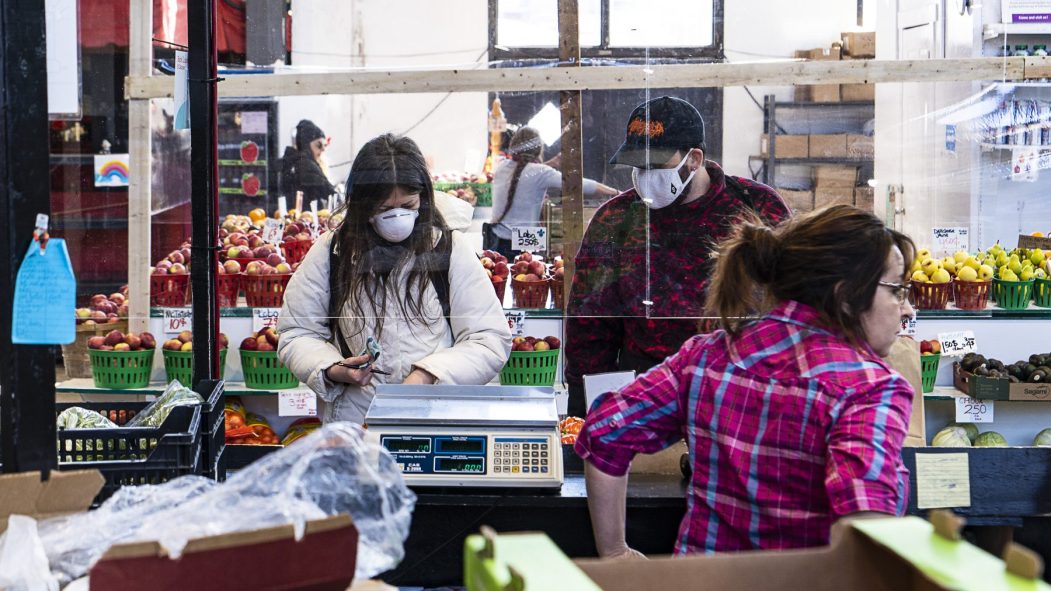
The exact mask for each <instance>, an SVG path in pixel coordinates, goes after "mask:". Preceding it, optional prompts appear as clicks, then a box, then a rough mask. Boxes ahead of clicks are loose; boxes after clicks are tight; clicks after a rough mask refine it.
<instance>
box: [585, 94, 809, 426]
mask: <svg viewBox="0 0 1051 591" xmlns="http://www.w3.org/2000/svg"><path fill="white" fill-rule="evenodd" d="M706 152H707V148H706V145H705V136H704V120H703V119H702V118H701V114H700V113H699V112H698V111H697V109H695V108H694V107H693V105H691V104H689V103H688V102H686V101H684V100H682V99H678V98H674V97H669V96H662V97H659V98H655V99H653V100H650V101H647V102H645V103H643V104H641V105H639V106H638V107H636V108H635V110H634V111H632V113H631V116H630V117H628V126H627V134H626V138H625V140H624V143H623V144H622V145H621V146H620V148H619V149H618V150H617V152H616V153H615V154H614V155H613V158H612V159H610V164H619V165H627V166H631V167H632V168H633V170H632V180H633V185H634V188H632V189H630V190H628V191H626V192H624V193H622V194H620V195H618V196H616V197H614V198H612V199H610V200H609V201H607V202H606V203H604V204H603V205H602V206H601V207H599V209H598V210H597V211H596V212H595V215H594V217H593V218H592V219H591V222H590V223H589V224H588V227H587V231H586V232H585V234H584V239H583V241H582V242H581V245H580V250H579V252H578V253H577V256H576V259H575V265H576V271H575V274H574V277H573V283H572V287H571V289H570V296H569V303H568V306H567V313H566V317H567V318H566V342H565V347H564V348H565V356H566V368H565V375H566V381H567V384H568V387H569V409H568V410H569V414H570V415H573V416H578V417H582V416H584V414H585V413H586V412H587V409H586V406H585V394H584V376H585V375H589V374H598V373H606V372H611V371H617V370H634V371H635V372H638V373H642V372H644V371H646V370H648V369H649V368H651V367H653V366H654V365H656V364H657V363H658V362H660V361H661V360H663V359H664V358H665V357H667V356H669V355H671V354H673V353H675V351H677V350H678V349H679V347H680V346H682V344H683V342H684V341H686V339H688V338H690V337H691V336H693V335H695V334H697V333H698V332H704V331H705V330H706V327H705V326H699V324H700V322H699V320H700V317H701V316H702V312H701V307H702V305H703V302H704V292H705V289H706V288H707V286H708V276H709V273H710V271H711V264H712V257H711V255H712V252H713V248H714V246H713V245H714V244H715V243H716V242H718V241H719V240H721V239H723V238H725V237H726V236H727V235H729V232H730V225H731V223H732V222H733V220H734V219H735V218H736V217H737V216H738V215H740V214H741V213H742V212H745V211H754V212H757V213H758V214H759V215H760V216H761V217H762V218H763V219H765V220H768V221H771V222H777V221H780V220H782V219H785V218H787V217H788V215H789V210H788V207H787V206H786V205H785V202H784V201H783V200H782V199H781V197H780V196H779V195H778V194H777V193H776V192H774V190H773V189H771V188H770V187H767V186H766V185H762V184H759V183H756V182H753V181H750V180H747V179H743V178H738V177H731V176H729V175H726V174H724V173H723V171H722V169H721V168H720V167H719V165H718V164H716V163H715V162H712V161H710V160H707V159H706V158H705V154H706Z"/></svg>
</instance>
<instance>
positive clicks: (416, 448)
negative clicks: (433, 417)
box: [383, 437, 431, 454]
mask: <svg viewBox="0 0 1051 591" xmlns="http://www.w3.org/2000/svg"><path fill="white" fill-rule="evenodd" d="M383 447H385V448H387V450H388V451H391V452H401V453H421V454H426V453H431V440H430V439H429V438H426V437H408V438H390V437H387V438H384V439H383Z"/></svg>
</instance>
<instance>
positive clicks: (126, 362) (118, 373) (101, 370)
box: [88, 349, 154, 390]
mask: <svg viewBox="0 0 1051 591" xmlns="http://www.w3.org/2000/svg"><path fill="white" fill-rule="evenodd" d="M153 353H154V350H153V349H146V350H143V351H100V350H98V349H88V357H89V358H90V359H91V377H92V378H93V379H94V381H95V387H96V388H106V389H109V390H128V389H131V388H145V387H146V386H149V385H150V372H152V371H153Z"/></svg>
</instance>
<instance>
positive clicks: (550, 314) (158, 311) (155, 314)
mask: <svg viewBox="0 0 1051 591" xmlns="http://www.w3.org/2000/svg"><path fill="white" fill-rule="evenodd" d="M507 291H508V296H507V304H508V305H505V306H504V312H519V311H521V312H525V315H526V317H527V318H561V317H562V310H561V309H560V308H515V307H513V306H511V305H509V304H510V301H511V295H510V292H511V290H510V289H508V290H507ZM241 301H242V302H243V301H244V296H242V297H241ZM183 307H184V308H187V309H189V308H190V306H183ZM252 310H253V308H249V307H247V306H239V307H237V308H219V317H220V318H251V317H252ZM150 318H164V308H150Z"/></svg>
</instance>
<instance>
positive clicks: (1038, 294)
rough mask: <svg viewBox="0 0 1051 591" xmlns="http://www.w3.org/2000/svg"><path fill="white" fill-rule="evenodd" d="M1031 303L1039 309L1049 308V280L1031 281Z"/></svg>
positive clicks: (1050, 284) (1050, 297) (1050, 282)
mask: <svg viewBox="0 0 1051 591" xmlns="http://www.w3.org/2000/svg"><path fill="white" fill-rule="evenodd" d="M1033 303H1034V304H1036V305H1037V306H1040V307H1041V308H1051V279H1035V280H1033Z"/></svg>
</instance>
